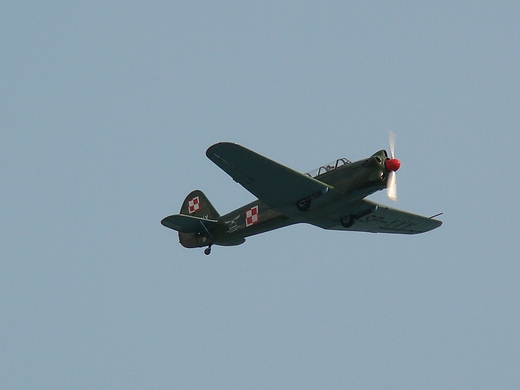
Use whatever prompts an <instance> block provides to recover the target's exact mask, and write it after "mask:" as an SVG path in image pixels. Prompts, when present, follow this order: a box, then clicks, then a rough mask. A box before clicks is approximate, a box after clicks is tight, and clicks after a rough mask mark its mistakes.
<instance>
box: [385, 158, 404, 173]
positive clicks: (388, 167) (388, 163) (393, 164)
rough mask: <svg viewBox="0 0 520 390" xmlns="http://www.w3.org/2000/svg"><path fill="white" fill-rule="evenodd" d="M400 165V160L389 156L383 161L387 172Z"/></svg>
mask: <svg viewBox="0 0 520 390" xmlns="http://www.w3.org/2000/svg"><path fill="white" fill-rule="evenodd" d="M400 167H401V161H399V160H398V159H396V158H389V159H388V160H386V161H385V168H386V170H387V171H388V172H395V171H397V170H398V169H399V168H400Z"/></svg>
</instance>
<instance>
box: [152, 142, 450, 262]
mask: <svg viewBox="0 0 520 390" xmlns="http://www.w3.org/2000/svg"><path fill="white" fill-rule="evenodd" d="M394 145H395V134H393V133H392V132H391V133H390V155H388V153H387V152H386V150H380V151H378V152H376V153H374V154H373V155H372V156H370V157H368V158H365V159H362V160H359V161H355V162H351V161H349V160H347V159H346V158H340V159H337V160H336V161H334V162H332V163H329V164H326V165H323V166H321V167H319V168H318V169H315V170H314V171H311V172H309V173H300V172H297V171H295V170H293V169H291V168H288V167H286V166H284V165H282V164H279V163H277V162H275V161H273V160H270V159H269V158H267V157H264V156H262V155H260V154H258V153H256V152H254V151H252V150H249V149H247V148H245V147H243V146H240V145H238V144H235V143H230V142H220V143H216V144H214V145H212V146H210V147H209V148H208V149H207V151H206V156H207V157H208V158H209V159H210V160H211V161H213V162H214V163H215V164H217V165H218V166H219V167H220V168H221V169H222V170H224V172H226V173H227V174H228V175H230V176H231V177H232V178H233V180H234V181H236V182H238V183H239V184H241V185H242V186H243V187H244V188H245V189H246V190H248V191H249V192H251V193H252V194H253V195H255V196H256V197H257V198H258V199H257V200H255V201H253V202H251V203H248V204H246V205H244V206H242V207H240V208H238V209H236V210H234V211H232V212H230V213H228V214H226V215H223V216H220V214H219V213H218V212H217V210H216V209H215V207H213V205H212V204H211V202H210V201H209V199H208V198H207V197H206V195H204V193H203V192H202V191H200V190H195V191H192V192H191V193H190V194H188V196H187V197H186V199H185V200H184V202H183V203H182V206H181V210H180V213H179V214H175V215H170V216H168V217H166V218H164V219H163V220H162V221H161V224H162V225H164V226H165V227H168V228H170V229H173V230H176V231H177V232H178V235H179V242H180V244H181V245H182V246H184V247H185V248H202V247H206V249H205V250H204V253H205V254H206V255H209V254H210V253H211V247H212V246H213V245H221V246H234V245H240V244H243V243H244V242H245V241H246V238H247V237H250V236H253V235H256V234H260V233H264V232H268V231H271V230H274V229H279V228H282V227H285V226H289V225H294V224H297V223H308V224H311V225H314V226H317V227H320V228H323V229H328V230H342V231H359V232H370V233H394V234H418V233H424V232H427V231H430V230H433V229H435V228H438V227H439V226H441V225H442V222H441V221H439V220H437V219H435V217H438V216H439V215H441V214H442V213H440V214H436V215H434V216H432V217H429V218H428V217H423V216H420V215H416V214H412V213H408V212H405V211H401V210H397V209H393V208H390V207H387V206H384V205H381V204H377V203H375V202H372V201H370V200H367V199H365V198H366V197H367V196H368V195H370V194H372V193H374V192H376V191H380V190H383V189H385V188H386V189H387V195H388V197H389V198H390V199H391V200H394V201H395V200H397V191H396V171H397V170H398V169H399V168H400V166H401V162H400V161H399V160H398V159H396V158H395V157H394Z"/></svg>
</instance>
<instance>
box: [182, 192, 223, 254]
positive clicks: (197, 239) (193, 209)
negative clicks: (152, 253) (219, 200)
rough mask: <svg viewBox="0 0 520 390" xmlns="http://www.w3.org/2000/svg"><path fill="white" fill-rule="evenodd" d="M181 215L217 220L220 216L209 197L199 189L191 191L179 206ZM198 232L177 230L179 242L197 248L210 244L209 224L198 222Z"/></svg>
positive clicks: (211, 240) (211, 239)
mask: <svg viewBox="0 0 520 390" xmlns="http://www.w3.org/2000/svg"><path fill="white" fill-rule="evenodd" d="M180 214H181V215H188V216H191V217H196V218H203V219H205V220H213V221H217V220H218V219H219V218H220V215H219V213H218V212H217V210H216V209H215V207H213V205H212V204H211V202H210V201H209V199H208V198H207V197H206V195H204V193H203V192H202V191H200V190H195V191H192V192H191V193H190V194H189V195H188V196H187V197H186V199H184V202H183V203H182V206H181V212H180ZM200 227H201V229H200V232H197V233H183V232H181V231H179V242H180V243H181V245H182V246H184V247H186V248H197V247H203V246H208V245H211V244H212V242H213V238H212V237H211V234H209V230H208V229H209V228H210V227H209V226H208V224H207V223H204V224H200Z"/></svg>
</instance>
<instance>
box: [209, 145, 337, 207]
mask: <svg viewBox="0 0 520 390" xmlns="http://www.w3.org/2000/svg"><path fill="white" fill-rule="evenodd" d="M206 156H208V158H209V159H210V160H211V161H213V162H214V163H215V164H217V165H218V166H219V167H220V168H222V169H223V170H224V171H225V172H226V173H227V174H228V175H230V176H231V177H232V178H233V180H235V181H236V182H238V183H240V184H241V185H242V186H243V187H244V188H245V189H246V190H248V191H249V192H251V193H252V194H253V195H255V196H257V197H258V199H260V200H261V201H263V202H264V203H265V204H267V205H268V206H270V207H277V206H283V205H287V204H292V203H296V202H298V201H300V200H302V199H305V198H307V197H310V196H312V195H315V194H318V193H320V192H326V191H328V190H329V189H332V187H331V186H329V185H327V184H325V183H322V182H321V181H319V180H316V179H313V178H311V177H309V176H306V175H304V174H302V173H299V172H297V171H295V170H292V169H291V168H288V167H286V166H284V165H282V164H279V163H277V162H275V161H273V160H270V159H268V158H267V157H264V156H262V155H260V154H258V153H255V152H253V151H251V150H249V149H246V148H244V147H243V146H240V145H237V144H233V143H229V142H221V143H218V144H215V145H213V146H210V147H209V149H208V150H207V151H206Z"/></svg>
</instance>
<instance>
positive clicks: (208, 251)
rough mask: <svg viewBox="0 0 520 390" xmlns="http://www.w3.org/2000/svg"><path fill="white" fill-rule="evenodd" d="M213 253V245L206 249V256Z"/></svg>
mask: <svg viewBox="0 0 520 390" xmlns="http://www.w3.org/2000/svg"><path fill="white" fill-rule="evenodd" d="M210 253H211V245H210V246H208V247H207V248H206V249H204V254H205V255H206V256H207V255H209V254H210Z"/></svg>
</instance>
